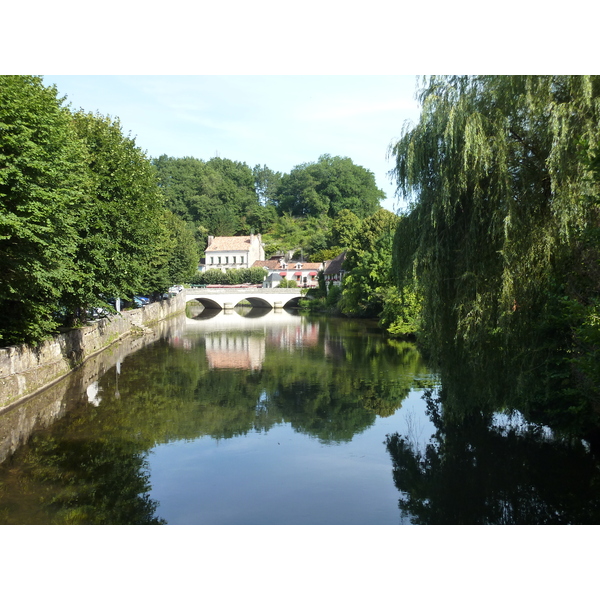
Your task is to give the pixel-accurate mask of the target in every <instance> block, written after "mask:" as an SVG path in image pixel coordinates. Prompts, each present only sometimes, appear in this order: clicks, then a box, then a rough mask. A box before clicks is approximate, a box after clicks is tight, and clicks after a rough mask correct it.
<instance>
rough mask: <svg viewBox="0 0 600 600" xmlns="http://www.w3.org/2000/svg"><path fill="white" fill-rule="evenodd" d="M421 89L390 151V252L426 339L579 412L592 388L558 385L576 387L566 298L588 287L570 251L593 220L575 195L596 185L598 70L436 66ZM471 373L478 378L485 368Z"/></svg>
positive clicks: (451, 358)
mask: <svg viewBox="0 0 600 600" xmlns="http://www.w3.org/2000/svg"><path fill="white" fill-rule="evenodd" d="M420 101H421V104H422V111H421V117H420V120H419V122H418V123H417V125H416V126H415V127H413V128H410V127H408V126H407V127H405V129H404V131H403V133H402V136H401V138H400V140H399V141H398V143H397V144H395V145H394V146H393V147H392V149H391V152H392V154H393V156H394V157H395V160H396V167H395V169H394V172H395V175H396V177H397V181H398V190H399V192H400V193H401V194H402V195H403V196H405V197H407V198H410V200H411V204H410V211H409V214H408V216H407V217H406V218H405V219H403V220H402V222H401V224H400V226H399V228H398V231H397V238H396V244H395V259H396V264H397V265H398V274H399V275H400V279H401V280H404V281H407V280H413V279H414V277H415V276H416V280H417V281H418V285H419V292H420V293H421V294H422V296H423V336H422V342H424V343H425V344H426V346H427V348H428V350H429V351H430V352H431V353H432V354H433V355H434V356H435V357H436V358H438V359H440V360H441V361H442V363H443V364H445V365H447V366H448V367H449V368H450V370H451V368H452V367H451V366H450V365H453V364H462V365H470V366H471V367H472V368H477V369H479V371H480V372H481V373H482V374H483V373H486V371H487V369H486V367H487V366H488V365H495V366H497V365H499V364H502V365H504V369H505V372H504V379H505V380H506V378H507V377H508V373H509V372H512V373H513V376H514V378H515V379H514V380H513V383H514V385H513V386H512V389H515V390H519V393H522V394H529V395H530V394H531V393H533V394H534V396H536V397H538V398H540V399H543V403H545V404H546V405H551V404H552V403H553V402H556V403H557V406H559V405H562V409H563V410H565V409H566V408H567V407H568V405H569V403H570V402H573V403H574V404H573V406H572V410H573V411H574V412H576V413H577V412H578V413H580V414H583V413H586V414H588V415H589V411H590V407H591V404H593V401H592V400H591V399H590V398H588V400H586V401H582V400H581V396H580V397H579V400H574V398H573V394H572V393H570V394H565V390H567V389H571V390H575V389H577V388H579V390H580V391H581V388H580V387H579V384H578V383H577V379H578V378H579V377H580V374H577V372H576V370H573V365H572V364H571V363H570V362H569V360H568V357H569V355H570V354H571V353H572V351H573V346H574V343H576V339H575V337H576V335H575V333H576V330H577V319H575V320H573V319H572V317H573V315H572V314H569V311H568V310H566V311H565V310H564V309H565V308H566V307H565V304H564V300H563V299H566V301H569V300H578V301H581V302H582V303H583V304H584V305H586V304H588V303H590V302H592V301H593V298H594V297H597V282H594V283H592V280H593V277H590V275H591V271H589V270H588V273H587V275H585V274H584V273H582V271H581V269H580V268H579V266H578V265H579V264H580V262H578V261H579V260H580V259H581V258H582V257H583V256H584V254H585V252H584V248H583V247H582V244H581V240H582V232H584V231H586V230H588V229H589V225H590V223H597V209H596V208H595V207H592V206H591V205H590V204H589V203H586V202H583V201H582V199H584V198H586V197H589V196H590V195H591V196H596V197H597V186H596V187H595V184H594V183H593V182H591V181H590V177H589V167H588V166H587V165H586V164H585V161H584V160H582V158H581V145H582V144H584V145H587V146H589V147H591V148H595V147H596V146H597V144H598V141H599V138H600V129H599V128H598V124H599V122H600V78H599V77H597V76H477V77H432V78H430V79H428V80H426V81H425V82H424V84H423V87H422V89H421V91H420ZM592 256H593V255H590V254H588V258H591V257H592ZM593 262H594V261H593V260H591V262H590V263H588V264H590V265H591V264H592V263H593ZM594 268H595V267H594ZM574 273H577V274H578V275H577V276H574ZM581 275H585V276H584V277H583V279H580V283H583V287H582V286H580V285H577V286H575V285H573V284H574V282H575V281H576V279H577V277H578V276H581ZM586 281H587V283H585V282H586ZM507 368H510V371H507V370H506V369H507ZM517 372H519V373H520V374H519V375H517ZM471 381H472V382H473V384H474V385H478V386H481V387H480V388H479V389H480V392H481V393H483V390H486V389H488V384H489V376H488V377H486V376H485V375H482V377H480V378H475V377H472V378H471ZM517 381H518V384H517V383H516V382H517ZM559 381H560V382H561V383H560V385H559V384H558V382H559ZM504 387H506V386H504ZM525 390H536V391H535V392H526V391H525ZM488 391H489V393H498V391H496V392H494V391H493V390H492V389H491V388H489V389H488ZM456 393H462V392H459V391H457V392H456ZM531 398H532V396H531V395H530V400H529V401H528V402H529V406H532V405H533V404H532V403H533V400H532V399H531ZM552 398H554V400H552ZM569 398H571V399H570V400H569ZM582 402H583V403H582Z"/></svg>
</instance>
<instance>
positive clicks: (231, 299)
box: [185, 288, 301, 309]
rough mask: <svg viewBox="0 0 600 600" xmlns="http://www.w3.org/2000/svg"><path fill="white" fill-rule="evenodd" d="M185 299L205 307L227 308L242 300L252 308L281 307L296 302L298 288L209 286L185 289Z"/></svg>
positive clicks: (292, 304) (299, 295) (298, 296)
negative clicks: (208, 287)
mask: <svg viewBox="0 0 600 600" xmlns="http://www.w3.org/2000/svg"><path fill="white" fill-rule="evenodd" d="M185 293H186V301H187V302H189V301H190V300H196V301H198V302H200V303H201V304H202V305H203V306H204V307H205V308H212V309H228V308H233V307H234V306H237V305H238V304H239V303H240V302H241V301H242V300H245V301H247V302H248V303H249V304H250V305H251V306H252V307H254V308H283V307H284V306H287V307H292V306H295V305H297V304H298V300H299V298H300V297H301V292H300V290H292V289H285V290H277V289H262V288H260V289H231V288H217V289H214V288H211V289H202V290H193V289H189V288H188V289H187V290H186V292H185Z"/></svg>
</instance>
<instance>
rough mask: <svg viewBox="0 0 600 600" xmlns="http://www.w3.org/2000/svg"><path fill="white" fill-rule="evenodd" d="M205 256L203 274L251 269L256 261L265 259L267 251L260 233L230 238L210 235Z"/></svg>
mask: <svg viewBox="0 0 600 600" xmlns="http://www.w3.org/2000/svg"><path fill="white" fill-rule="evenodd" d="M205 256H206V258H205V260H204V265H202V267H201V271H202V272H204V271H208V270H209V269H221V271H226V270H227V269H249V268H250V267H251V266H252V265H253V264H254V262H255V261H257V260H264V259H265V249H264V248H263V245H262V240H261V237H260V233H259V234H257V235H254V234H250V235H236V236H230V237H215V236H212V235H209V236H208V246H207V247H206V250H205Z"/></svg>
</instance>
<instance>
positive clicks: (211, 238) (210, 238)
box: [208, 235, 215, 246]
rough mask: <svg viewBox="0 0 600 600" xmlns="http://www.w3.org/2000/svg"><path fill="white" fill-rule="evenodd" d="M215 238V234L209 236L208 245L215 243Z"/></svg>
mask: <svg viewBox="0 0 600 600" xmlns="http://www.w3.org/2000/svg"><path fill="white" fill-rule="evenodd" d="M214 239H215V236H214V235H209V236H208V245H209V246H210V245H211V244H212V243H213V240H214Z"/></svg>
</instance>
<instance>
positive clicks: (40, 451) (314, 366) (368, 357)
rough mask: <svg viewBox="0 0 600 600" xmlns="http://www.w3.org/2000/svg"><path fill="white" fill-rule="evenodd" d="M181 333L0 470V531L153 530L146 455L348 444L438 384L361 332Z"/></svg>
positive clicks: (85, 398) (118, 369)
mask: <svg viewBox="0 0 600 600" xmlns="http://www.w3.org/2000/svg"><path fill="white" fill-rule="evenodd" d="M249 312H251V311H249ZM184 324H185V327H184V328H183V329H182V328H175V329H174V330H173V331H171V332H170V334H169V335H165V336H162V337H156V338H155V339H153V340H152V341H151V343H147V344H146V345H145V346H144V347H140V349H139V350H138V351H137V352H135V353H133V354H128V355H123V356H121V355H120V356H119V357H118V358H115V360H113V361H112V363H111V365H110V366H108V368H107V369H106V370H105V371H102V370H101V371H100V372H99V377H98V378H96V379H92V380H86V381H85V382H84V383H82V384H81V385H79V386H78V387H77V389H76V390H74V393H73V394H72V395H71V396H69V399H68V400H65V402H68V403H70V409H69V410H68V411H64V412H63V413H62V415H61V416H62V418H60V419H59V420H58V422H56V423H55V424H54V425H53V426H50V427H48V428H44V429H42V430H39V431H37V433H36V435H35V436H34V437H33V439H32V440H31V441H30V443H29V444H27V445H26V446H25V447H23V448H22V449H21V450H20V451H17V452H16V453H15V455H14V456H13V457H12V458H10V459H8V460H6V461H5V463H4V464H2V465H0V522H4V523H18V522H21V523H25V522H27V523H44V522H55V523H127V522H131V523H159V522H161V520H160V518H159V517H158V516H157V514H156V503H155V501H154V500H152V499H151V492H152V490H151V487H150V479H149V469H150V466H149V462H148V461H149V460H150V457H151V455H152V451H153V449H155V448H157V447H161V446H166V445H171V444H173V443H176V442H192V441H195V440H200V439H203V438H205V439H211V440H216V441H218V440H234V439H243V438H247V437H248V436H251V435H256V434H259V435H261V436H264V435H265V434H267V433H269V434H271V433H272V432H274V431H275V430H276V429H278V428H281V427H283V426H285V427H286V428H288V429H289V430H290V431H292V432H294V433H295V434H296V435H300V436H302V437H303V438H305V439H309V440H314V441H315V442H316V443H317V444H322V445H324V446H333V447H335V446H336V445H340V444H348V443H350V442H351V441H353V440H354V439H355V438H356V437H357V436H358V435H359V434H362V433H364V432H366V431H367V430H368V429H370V428H372V427H373V425H374V424H375V422H376V420H377V419H378V418H385V417H388V416H390V415H393V414H394V413H395V412H396V411H397V410H398V408H399V407H400V406H401V405H402V402H403V400H404V399H405V398H406V397H407V396H408V394H409V393H410V391H411V390H412V389H413V388H414V385H415V384H414V382H415V379H418V380H421V381H426V380H427V379H428V378H429V379H430V380H433V376H431V375H430V374H429V371H428V369H427V368H426V366H425V364H424V363H423V361H422V360H421V358H420V356H419V354H418V352H417V351H416V349H415V348H414V346H412V345H410V344H402V343H399V342H394V341H391V340H386V339H384V338H383V337H382V336H381V335H380V334H379V333H375V332H373V331H372V330H371V326H370V325H369V324H367V323H364V322H349V321H341V320H335V319H329V320H326V319H310V318H305V317H300V316H298V315H296V314H293V313H291V312H288V311H285V310H279V311H270V312H269V313H267V314H266V315H264V316H263V317H261V318H256V317H251V318H248V317H247V316H244V315H242V314H239V313H236V312H234V313H231V314H226V313H225V311H221V314H218V315H213V317H212V318H210V319H204V320H203V319H200V320H197V319H193V318H189V316H188V317H186V318H185V322H184ZM381 435H382V434H379V436H381ZM286 442H287V440H286ZM376 445H377V446H379V447H380V448H381V437H379V439H378V441H377V442H376ZM363 454H364V453H363ZM246 455H247V452H246V453H244V454H243V455H241V456H240V458H239V460H240V461H242V462H243V460H245V459H246ZM240 464H241V463H240ZM383 464H384V463H383ZM386 470H387V468H386ZM332 472H333V471H332ZM264 476H265V475H264V474H263V475H261V477H264ZM384 479H387V480H388V481H389V476H387V475H386V476H384ZM232 485H235V483H233V482H232ZM388 485H391V482H389V483H388ZM364 493H365V494H368V493H369V490H368V489H365V491H364ZM111 506H113V507H114V510H112V511H111V509H110V507H111ZM33 507H35V508H33ZM315 518H316V517H315Z"/></svg>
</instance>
